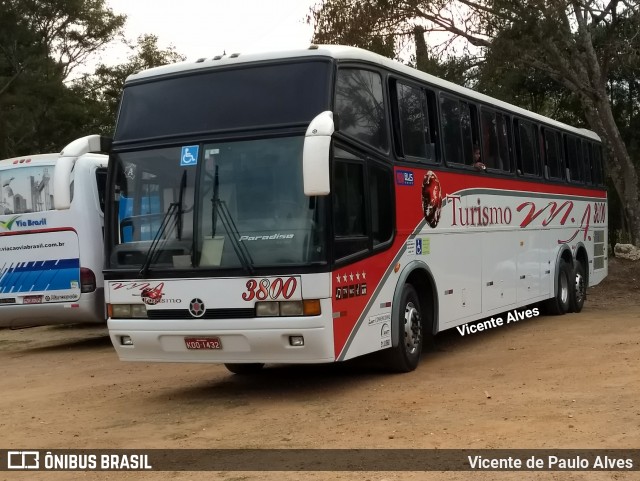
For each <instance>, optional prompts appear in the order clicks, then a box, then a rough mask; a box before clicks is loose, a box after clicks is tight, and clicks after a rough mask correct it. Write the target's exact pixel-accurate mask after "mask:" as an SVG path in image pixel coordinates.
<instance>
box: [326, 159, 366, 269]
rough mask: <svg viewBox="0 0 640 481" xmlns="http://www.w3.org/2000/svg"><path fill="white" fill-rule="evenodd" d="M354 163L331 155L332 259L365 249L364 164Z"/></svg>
mask: <svg viewBox="0 0 640 481" xmlns="http://www.w3.org/2000/svg"><path fill="white" fill-rule="evenodd" d="M358 160H359V159H358V158H357V157H355V156H353V155H351V154H349V153H347V152H345V151H342V150H339V149H336V151H335V158H334V164H333V187H332V193H333V196H332V197H333V229H334V233H335V237H336V239H335V244H334V245H335V256H336V258H341V257H345V256H348V255H350V254H355V253H357V252H360V251H363V250H366V249H367V248H368V238H367V237H366V235H367V234H366V217H365V193H364V163H363V162H361V161H358Z"/></svg>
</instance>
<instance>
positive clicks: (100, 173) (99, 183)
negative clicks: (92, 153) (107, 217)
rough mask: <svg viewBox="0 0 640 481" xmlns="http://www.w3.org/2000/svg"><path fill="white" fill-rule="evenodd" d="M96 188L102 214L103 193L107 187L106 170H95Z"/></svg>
mask: <svg viewBox="0 0 640 481" xmlns="http://www.w3.org/2000/svg"><path fill="white" fill-rule="evenodd" d="M96 187H97V188H98V202H99V203H100V210H101V211H102V212H104V191H105V189H106V187H107V169H105V168H103V167H101V168H99V169H96Z"/></svg>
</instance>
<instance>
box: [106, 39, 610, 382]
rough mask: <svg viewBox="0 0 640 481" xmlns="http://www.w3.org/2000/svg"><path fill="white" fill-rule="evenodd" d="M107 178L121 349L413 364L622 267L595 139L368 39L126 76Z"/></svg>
mask: <svg viewBox="0 0 640 481" xmlns="http://www.w3.org/2000/svg"><path fill="white" fill-rule="evenodd" d="M109 178H110V179H111V180H110V184H109V185H108V188H107V194H106V196H107V204H106V205H107V207H106V221H105V232H106V235H105V242H106V246H105V248H106V250H105V252H106V256H107V257H106V266H105V279H106V280H105V282H106V289H105V295H106V301H107V312H108V327H109V333H110V336H111V340H112V342H113V344H114V346H115V348H116V350H117V352H118V355H119V357H120V358H121V359H123V360H129V361H170V362H211V363H225V364H226V366H227V367H228V368H229V369H230V370H231V371H233V372H236V373H248V372H253V371H256V370H258V369H260V368H261V367H262V366H263V365H264V363H326V362H334V361H342V360H346V359H350V358H354V357H356V356H361V355H364V354H368V353H373V352H379V353H378V355H379V356H380V357H381V358H382V359H383V360H384V362H386V363H387V365H388V366H389V368H390V369H392V370H395V371H410V370H413V369H415V368H416V366H417V365H418V362H419V360H420V353H421V351H422V348H423V345H426V344H428V343H427V342H426V340H428V338H430V337H431V336H432V335H433V334H435V333H437V332H440V331H443V330H445V329H450V328H454V327H461V326H464V325H466V324H468V323H470V322H474V321H478V320H480V319H484V318H488V317H491V316H494V315H498V314H501V313H504V312H507V311H509V312H512V311H517V313H518V318H522V317H521V314H522V312H525V314H526V309H527V308H529V309H530V310H531V312H534V311H533V309H535V308H537V305H539V306H540V307H542V308H544V310H545V311H546V312H550V313H554V314H564V313H567V312H579V311H580V310H581V309H582V307H583V304H584V302H585V299H586V295H587V287H588V286H591V285H595V284H597V283H599V282H600V281H601V280H602V279H603V278H604V277H605V276H606V275H607V252H606V249H605V246H606V245H607V239H606V237H607V196H606V190H605V187H604V174H603V159H602V148H601V143H600V139H599V138H598V136H597V135H596V134H594V133H593V132H590V131H588V130H585V129H581V128H575V127H571V126H569V125H565V124H562V123H560V122H556V121H554V120H552V119H550V118H546V117H543V116H540V115H537V114H534V113H532V112H529V111H526V110H523V109H521V108H518V107H515V106H512V105H509V104H506V103H504V102H501V101H498V100H496V99H493V98H490V97H487V96H485V95H481V94H478V93H476V92H473V91H471V90H468V89H465V88H462V87H459V86H457V85H454V84H451V83H449V82H445V81H442V80H440V79H438V78H435V77H433V76H430V75H428V74H425V73H423V72H419V71H416V70H413V69H411V68H409V67H406V66H404V65H401V64H400V63H397V62H394V61H391V60H389V59H386V58H383V57H380V56H378V55H375V54H372V53H370V52H367V51H363V50H359V49H355V48H349V47H337V46H312V47H311V48H309V49H307V50H299V51H290V52H281V53H273V54H260V55H246V56H245V55H231V56H222V57H215V58H213V59H211V58H206V59H200V60H199V61H197V62H193V63H180V64H175V65H170V66H165V67H159V68H156V69H152V70H148V71H144V72H140V73H137V74H134V75H132V76H131V77H129V79H128V80H127V82H126V84H125V88H124V92H123V98H122V104H121V109H120V113H119V117H118V120H117V126H116V132H115V138H114V141H113V146H112V151H111V156H110V163H109ZM528 306H531V307H528ZM534 306H536V307H534ZM525 314H522V315H525ZM462 332H465V331H464V330H463V331H462Z"/></svg>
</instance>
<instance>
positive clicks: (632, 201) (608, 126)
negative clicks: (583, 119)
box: [585, 96, 640, 246]
mask: <svg viewBox="0 0 640 481" xmlns="http://www.w3.org/2000/svg"><path fill="white" fill-rule="evenodd" d="M601 98H602V99H604V100H602V101H600V102H598V103H597V104H596V105H593V104H592V105H591V106H585V107H586V108H585V110H586V111H587V112H588V114H587V118H588V120H589V123H590V124H591V128H592V129H593V130H595V131H596V132H597V133H598V135H600V137H602V138H603V140H604V141H605V144H606V146H607V148H608V150H609V156H608V159H607V160H608V162H607V164H608V166H609V169H608V173H609V176H610V177H611V180H612V181H613V186H614V188H615V189H616V192H617V193H618V196H619V197H620V201H621V202H622V206H623V208H624V211H625V214H626V215H625V218H626V221H627V223H628V224H627V225H628V228H629V234H630V236H631V242H632V243H633V244H634V245H637V246H640V190H639V189H638V173H637V171H636V169H635V166H634V164H633V161H632V160H631V157H630V156H629V152H628V150H627V147H626V145H625V143H624V142H623V140H622V136H621V135H620V131H619V130H618V126H617V125H616V122H615V120H614V117H613V112H612V110H611V104H610V103H609V102H608V101H607V97H606V96H602V97H601Z"/></svg>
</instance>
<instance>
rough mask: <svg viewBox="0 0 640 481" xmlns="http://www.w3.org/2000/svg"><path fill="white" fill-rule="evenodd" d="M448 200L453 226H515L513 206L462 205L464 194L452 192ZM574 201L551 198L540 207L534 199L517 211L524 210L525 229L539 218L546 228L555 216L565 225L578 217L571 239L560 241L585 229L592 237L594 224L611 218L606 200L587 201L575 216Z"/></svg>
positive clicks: (523, 225) (478, 200)
mask: <svg viewBox="0 0 640 481" xmlns="http://www.w3.org/2000/svg"><path fill="white" fill-rule="evenodd" d="M446 198H447V200H448V201H449V202H451V207H452V220H451V225H452V226H458V225H460V226H464V227H470V226H478V227H483V226H488V225H512V222H513V211H512V210H511V208H510V207H498V206H489V205H482V203H481V201H480V199H477V205H474V206H471V207H469V206H467V207H462V206H461V205H460V200H461V196H459V195H448V196H447V197H446ZM574 206H575V204H574V202H573V201H571V200H566V201H564V202H562V203H559V202H556V201H550V202H548V203H547V204H545V205H543V206H542V207H540V206H539V205H538V204H536V203H535V202H532V201H526V202H523V203H521V204H520V205H518V206H517V207H516V209H515V210H516V212H522V213H523V214H524V218H523V219H522V220H521V221H520V224H519V226H520V228H521V229H524V228H526V227H527V226H529V225H531V224H532V223H533V222H534V221H535V220H536V219H541V224H540V225H542V227H546V226H548V225H549V224H551V223H552V222H553V221H554V220H555V219H558V223H559V224H560V225H561V226H564V225H565V224H566V223H567V221H570V222H571V224H575V223H576V221H577V220H578V219H580V220H579V224H578V227H576V231H575V232H574V233H573V235H572V236H571V237H569V238H568V239H558V243H559V244H564V243H567V242H571V241H572V240H573V239H575V238H576V237H577V236H578V235H579V234H580V232H583V240H587V239H589V240H590V237H589V235H588V232H589V227H590V226H591V224H604V223H605V221H606V217H607V210H606V203H604V202H593V203H586V205H585V207H584V211H583V212H582V213H581V214H578V215H575V214H574V215H572V213H573V212H574Z"/></svg>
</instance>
